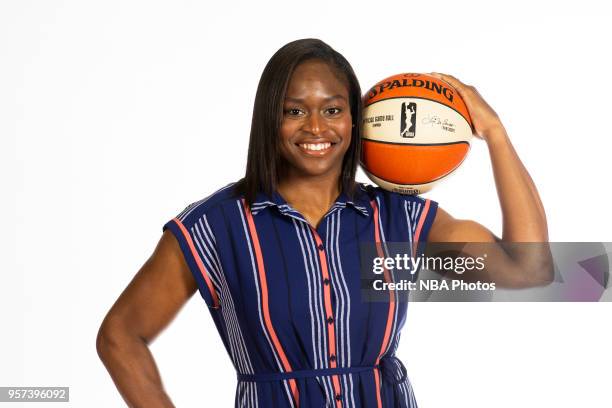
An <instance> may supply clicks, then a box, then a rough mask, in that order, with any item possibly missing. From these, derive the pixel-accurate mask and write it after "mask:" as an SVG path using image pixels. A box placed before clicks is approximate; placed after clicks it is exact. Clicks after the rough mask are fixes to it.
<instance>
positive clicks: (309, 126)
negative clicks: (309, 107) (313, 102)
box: [304, 112, 326, 136]
mask: <svg viewBox="0 0 612 408" xmlns="http://www.w3.org/2000/svg"><path fill="white" fill-rule="evenodd" d="M325 126H326V125H325V119H324V118H322V117H321V115H320V114H319V113H318V112H314V113H313V114H311V115H310V116H309V117H308V119H307V120H306V123H305V124H304V130H305V131H306V132H309V133H312V134H313V135H315V136H317V135H319V134H320V133H321V132H323V131H324V130H325Z"/></svg>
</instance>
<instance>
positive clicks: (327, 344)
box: [163, 183, 437, 408]
mask: <svg viewBox="0 0 612 408" xmlns="http://www.w3.org/2000/svg"><path fill="white" fill-rule="evenodd" d="M234 185H235V184H234V183H231V184H229V185H227V186H225V187H223V188H221V189H220V190H218V191H217V192H215V193H213V194H212V195H210V196H208V197H206V198H205V199H202V200H200V201H197V202H194V203H191V204H189V205H188V206H187V207H186V208H185V209H184V210H183V211H181V212H180V213H179V214H178V215H177V216H176V217H174V218H172V219H171V220H169V221H168V222H167V223H166V224H165V225H164V226H163V230H166V229H167V228H169V229H170V231H171V232H172V233H173V234H174V236H175V237H176V239H177V241H178V242H179V244H180V248H181V251H182V253H183V255H184V257H185V260H186V261H187V264H188V266H189V269H190V271H191V273H192V274H193V276H194V278H195V281H196V282H197V286H198V290H199V293H200V295H201V296H202V298H203V299H204V301H205V303H206V305H207V306H208V309H209V311H210V314H211V315H212V318H213V320H214V322H215V325H216V327H217V330H218V332H219V335H220V336H221V338H222V340H223V343H224V345H225V348H226V350H227V353H228V354H229V356H230V359H231V361H232V363H233V365H234V367H235V369H236V373H237V387H236V395H235V407H240V408H255V407H261V408H297V407H301V408H310V407H316V408H320V407H334V408H342V407H350V408H355V407H367V408H370V407H374V408H390V407H401V408H407V407H410V408H414V407H417V403H416V400H415V397H414V393H413V390H412V386H411V384H410V380H409V378H408V376H407V372H406V369H405V367H404V365H403V364H402V362H401V361H400V360H399V359H398V358H397V357H396V356H395V351H396V349H397V346H398V342H399V339H400V332H401V329H402V327H403V325H404V323H405V319H406V311H407V303H406V302H403V301H402V302H400V301H398V298H397V296H396V294H394V293H393V292H391V291H390V292H388V293H389V295H388V297H389V299H388V301H385V302H380V301H379V302H369V301H365V300H364V299H363V298H362V288H361V285H362V283H361V280H360V274H361V267H362V265H360V262H361V254H360V251H361V250H362V244H366V243H367V244H371V245H373V246H375V247H376V248H377V250H378V251H379V254H380V255H381V256H383V255H384V253H385V252H384V251H385V243H386V242H406V243H408V245H407V248H409V251H410V252H411V255H413V256H416V255H418V254H419V253H420V251H422V243H423V242H425V241H426V239H427V234H428V232H429V229H430V227H431V225H432V223H433V220H434V218H435V214H436V210H437V203H436V202H435V201H432V200H429V199H423V198H420V197H416V196H406V195H400V194H396V193H391V192H387V191H385V190H382V189H381V188H379V187H374V186H371V185H366V184H361V183H359V184H358V186H357V188H356V193H355V195H354V196H353V198H352V199H349V198H348V197H347V195H345V194H344V193H341V194H340V195H339V196H338V198H337V200H336V201H335V203H334V204H333V205H332V207H331V208H330V209H329V211H328V212H327V213H326V215H325V216H324V217H323V219H322V220H321V222H320V224H319V226H318V227H317V228H314V227H313V226H311V225H310V224H309V223H308V222H307V221H306V219H305V218H304V217H303V216H302V215H301V214H300V213H299V212H298V211H296V210H295V209H294V208H292V207H291V206H290V205H289V204H288V203H287V202H286V201H285V200H284V199H283V197H282V196H281V195H280V194H278V192H274V193H273V195H272V196H271V197H268V196H265V195H264V194H262V193H260V194H259V195H258V196H257V198H256V200H255V202H254V203H252V205H250V206H249V205H247V203H246V202H245V200H244V198H243V197H242V196H239V195H236V194H235V193H234V191H233V190H234V189H233V187H234ZM385 278H386V279H387V280H389V279H390V280H393V276H392V274H391V275H389V274H387V273H385Z"/></svg>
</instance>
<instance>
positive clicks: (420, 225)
mask: <svg viewBox="0 0 612 408" xmlns="http://www.w3.org/2000/svg"><path fill="white" fill-rule="evenodd" d="M429 203H430V200H428V199H425V207H423V211H422V212H421V217H420V218H419V223H418V225H417V229H416V232H415V233H414V238H413V241H414V242H413V243H412V255H413V256H416V255H417V253H416V250H417V247H418V245H419V237H420V236H421V230H422V229H423V224H424V223H425V218H427V213H428V212H429Z"/></svg>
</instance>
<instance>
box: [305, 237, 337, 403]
mask: <svg viewBox="0 0 612 408" xmlns="http://www.w3.org/2000/svg"><path fill="white" fill-rule="evenodd" d="M310 229H311V231H312V233H313V235H314V237H315V242H316V244H317V249H318V248H319V246H321V245H323V242H322V241H321V237H319V234H318V233H317V231H316V230H315V229H314V228H313V227H312V225H311V226H310ZM319 262H320V264H321V272H322V275H323V280H324V281H325V280H326V279H328V280H329V279H330V278H329V270H328V269H327V258H326V256H325V253H324V252H323V251H321V250H319ZM330 286H331V280H330V284H329V285H324V286H323V299H324V302H325V314H326V315H327V318H330V317H331V318H333V316H334V313H333V309H332V304H331V290H330ZM326 320H327V319H326ZM327 327H328V330H327V342H328V344H329V347H328V349H329V351H328V353H329V356H330V357H331V356H334V357H335V359H334V361H330V363H329V365H330V367H331V368H336V367H337V366H338V364H337V361H338V356H337V355H336V323H335V320H334V321H332V323H331V324H330V323H328V324H327ZM332 384H333V386H334V393H335V394H336V395H341V394H342V389H341V387H340V380H339V378H338V376H337V375H333V376H332ZM336 407H337V408H341V407H342V400H339V399H337V400H336Z"/></svg>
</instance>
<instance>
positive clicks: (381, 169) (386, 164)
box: [361, 140, 470, 184]
mask: <svg viewBox="0 0 612 408" xmlns="http://www.w3.org/2000/svg"><path fill="white" fill-rule="evenodd" d="M362 149H363V150H362V158H361V162H362V165H363V166H364V167H365V169H366V170H367V171H368V172H370V173H372V174H373V175H375V176H377V177H380V178H381V179H384V180H386V181H389V182H392V183H396V184H423V183H429V182H431V181H434V180H437V179H439V178H441V177H444V176H445V175H447V174H449V173H450V172H452V171H453V170H455V169H456V168H457V167H458V166H459V165H460V164H461V162H462V161H463V159H464V158H465V156H466V154H467V152H468V151H469V149H470V145H469V143H467V142H457V143H452V144H437V145H407V144H393V143H382V142H378V141H373V140H363V145H362Z"/></svg>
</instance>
